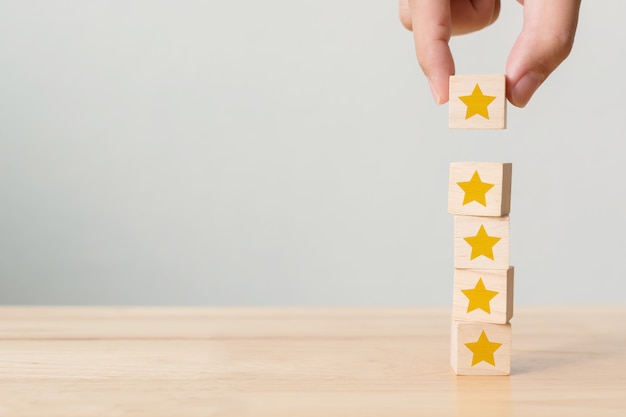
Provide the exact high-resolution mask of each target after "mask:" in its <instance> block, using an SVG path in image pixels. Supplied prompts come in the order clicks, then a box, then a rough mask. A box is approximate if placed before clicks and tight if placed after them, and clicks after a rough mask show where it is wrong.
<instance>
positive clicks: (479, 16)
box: [400, 0, 581, 107]
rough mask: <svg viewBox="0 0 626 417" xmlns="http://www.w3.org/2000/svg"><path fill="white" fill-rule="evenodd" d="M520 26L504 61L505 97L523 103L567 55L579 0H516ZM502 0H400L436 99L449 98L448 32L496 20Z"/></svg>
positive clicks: (451, 72) (462, 31) (440, 101)
mask: <svg viewBox="0 0 626 417" xmlns="http://www.w3.org/2000/svg"><path fill="white" fill-rule="evenodd" d="M518 3H520V4H522V6H523V9H524V10H523V12H524V25H523V28H522V32H521V33H520V35H519V37H518V38H517V41H516V42H515V44H514V45H513V48H512V49H511V53H510V54H509V57H508V60H507V63H506V82H507V86H506V89H507V98H508V99H509V101H510V102H511V103H512V104H513V105H515V106H517V107H524V106H526V104H528V101H529V100H530V98H531V97H532V95H533V94H534V93H535V91H536V90H537V89H538V88H539V86H540V85H541V84H542V83H543V82H544V81H545V80H546V78H547V77H548V76H549V75H550V74H551V73H552V71H554V70H555V69H556V68H557V67H558V66H559V65H560V64H561V62H563V61H564V60H565V58H567V56H568V55H569V53H570V51H571V49H572V45H573V44H574V35H575V33H576V27H577V24H578V12H579V9H580V3H581V0H518ZM499 13H500V0H400V21H401V22H402V24H403V25H404V27H406V28H407V29H408V30H411V31H412V32H413V38H414V41H415V54H416V55H417V60H418V62H419V64H420V66H421V68H422V70H423V72H424V75H426V78H427V79H428V82H429V85H430V89H431V91H432V94H433V98H434V99H435V102H436V103H437V104H443V103H445V102H447V101H448V99H449V90H448V88H449V87H448V79H449V77H450V75H454V59H453V57H452V52H451V51H450V47H449V46H448V43H449V41H450V37H451V36H454V35H463V34H466V33H471V32H475V31H477V30H480V29H483V28H485V27H487V26H489V25H491V24H492V23H493V22H495V21H496V19H497V18H498V15H499Z"/></svg>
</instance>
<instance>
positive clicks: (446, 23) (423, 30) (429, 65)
mask: <svg viewBox="0 0 626 417" xmlns="http://www.w3.org/2000/svg"><path fill="white" fill-rule="evenodd" d="M409 6H410V8H411V21H412V24H413V39H414V41H415V54H416V55H417V61H418V62H419V64H420V67H422V71H424V74H425V75H426V78H427V79H428V83H429V84H430V89H431V91H432V93H433V97H434V98H435V102H436V103H437V104H443V103H445V102H447V101H448V98H449V85H448V80H449V78H450V76H451V75H453V74H454V60H453V59H452V52H451V51H450V47H449V46H448V42H450V36H451V35H452V18H451V11H450V0H410V2H409Z"/></svg>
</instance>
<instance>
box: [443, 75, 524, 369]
mask: <svg viewBox="0 0 626 417" xmlns="http://www.w3.org/2000/svg"><path fill="white" fill-rule="evenodd" d="M505 90H506V89H505V77H504V75H478V76H453V77H451V78H450V127H451V128H455V129H458V128H460V129H504V128H506V95H505ZM511 173H512V165H511V164H510V163H499V162H454V163H452V164H451V165H450V180H449V189H448V212H449V213H450V214H453V215H454V294H453V307H452V338H451V339H452V344H451V364H452V368H453V370H454V372H455V373H456V374H457V375H509V373H510V369H511V325H510V323H509V320H510V319H511V317H512V316H513V267H511V266H509V211H510V205H511Z"/></svg>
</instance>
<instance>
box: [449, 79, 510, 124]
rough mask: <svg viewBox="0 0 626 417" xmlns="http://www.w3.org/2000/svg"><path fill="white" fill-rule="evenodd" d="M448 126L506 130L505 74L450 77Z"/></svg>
mask: <svg viewBox="0 0 626 417" xmlns="http://www.w3.org/2000/svg"><path fill="white" fill-rule="evenodd" d="M449 108H450V129H506V80H505V76H504V74H496V75H453V76H451V77H450V104H449Z"/></svg>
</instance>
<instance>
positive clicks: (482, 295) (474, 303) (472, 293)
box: [461, 278, 499, 314]
mask: <svg viewBox="0 0 626 417" xmlns="http://www.w3.org/2000/svg"><path fill="white" fill-rule="evenodd" d="M461 292H462V293H463V294H465V296H466V297H467V299H468V300H469V303H468V305H467V312H468V313H469V312H471V311H474V310H476V309H478V308H480V309H481V310H483V311H484V312H485V313H487V314H491V306H490V304H489V302H490V301H491V299H492V298H493V297H495V296H496V295H498V294H499V293H498V291H491V290H488V289H486V288H485V284H484V283H483V279H482V278H478V282H477V283H476V286H475V287H474V288H473V289H471V290H461Z"/></svg>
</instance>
